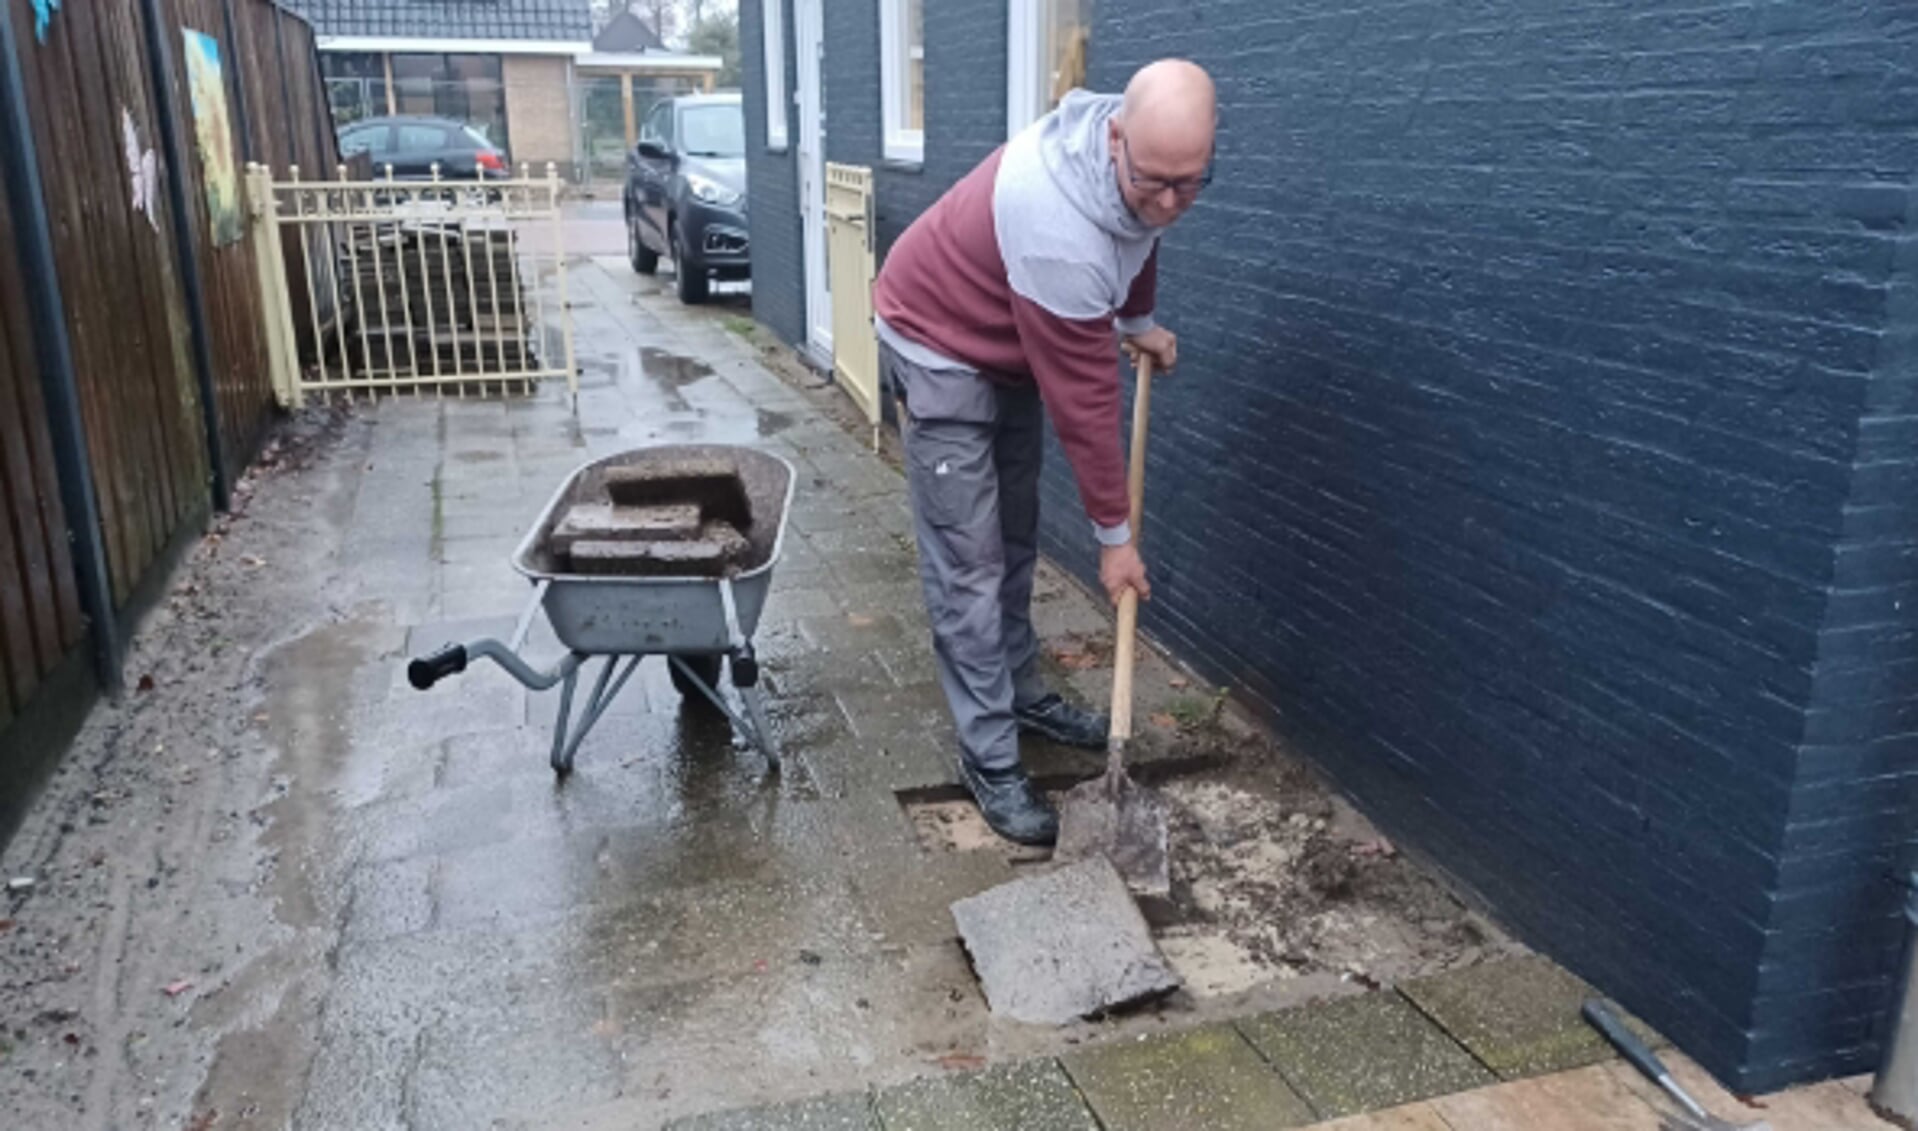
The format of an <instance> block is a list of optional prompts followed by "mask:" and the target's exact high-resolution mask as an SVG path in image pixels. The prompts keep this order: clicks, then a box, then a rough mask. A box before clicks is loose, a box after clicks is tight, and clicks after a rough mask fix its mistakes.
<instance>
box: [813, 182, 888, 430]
mask: <svg viewBox="0 0 1918 1131" xmlns="http://www.w3.org/2000/svg"><path fill="white" fill-rule="evenodd" d="M826 263H827V267H828V272H829V281H830V286H831V288H832V349H833V372H834V374H835V375H836V377H837V378H838V380H839V383H840V384H841V385H842V386H844V388H845V390H846V392H847V393H848V394H849V395H850V396H851V397H852V399H853V402H854V403H855V404H857V405H858V406H859V408H860V411H862V412H864V413H865V414H866V419H867V420H868V421H870V422H871V424H872V440H873V446H874V447H877V446H878V444H879V416H880V405H879V340H878V338H877V337H876V336H875V335H874V332H873V325H872V280H873V273H874V265H873V217H872V170H871V169H869V168H865V167H863V166H858V165H838V164H833V163H831V162H828V163H827V165H826Z"/></svg>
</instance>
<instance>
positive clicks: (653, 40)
mask: <svg viewBox="0 0 1918 1131" xmlns="http://www.w3.org/2000/svg"><path fill="white" fill-rule="evenodd" d="M664 46H665V44H663V43H661V42H660V40H659V36H658V34H657V33H655V32H654V31H653V29H652V28H649V27H647V26H646V21H644V20H642V19H640V18H639V17H638V16H636V15H634V14H633V13H632V11H631V10H630V9H628V10H627V11H624V12H621V13H620V14H619V15H617V16H614V17H613V18H612V19H610V20H608V21H606V26H605V27H603V28H600V29H599V34H598V35H596V36H594V37H593V50H595V51H603V52H606V53H608V54H627V53H630V52H634V51H658V50H660V49H661V48H663V47H664Z"/></svg>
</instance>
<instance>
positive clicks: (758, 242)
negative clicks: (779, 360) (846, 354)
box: [739, 0, 806, 342]
mask: <svg viewBox="0 0 1918 1131" xmlns="http://www.w3.org/2000/svg"><path fill="white" fill-rule="evenodd" d="M780 10H781V12H782V14H783V16H784V19H785V24H786V28H785V32H786V35H785V44H786V90H785V92H784V93H783V94H782V96H781V98H780V104H781V105H782V106H784V107H785V108H786V117H787V123H786V137H787V143H786V148H785V149H784V150H781V151H778V152H775V151H773V150H771V149H768V148H767V146H766V65H765V63H766V34H765V24H764V17H765V8H764V5H763V4H762V3H761V2H760V0H740V4H739V58H740V63H741V73H740V80H741V89H742V90H743V91H744V94H743V96H742V98H741V101H743V102H744V104H745V108H746V199H747V200H748V201H749V202H751V203H750V204H749V206H748V215H747V223H748V235H749V237H750V238H751V240H752V249H753V250H752V261H753V317H755V318H757V319H759V320H760V321H761V322H764V323H765V324H766V325H768V326H770V327H772V328H773V330H774V331H775V332H777V333H778V334H779V335H780V336H781V337H783V338H785V339H786V340H787V341H789V342H798V341H802V340H804V338H805V336H806V273H805V271H806V268H805V263H806V261H805V250H804V248H805V244H804V237H803V233H802V232H801V230H800V223H799V203H798V201H799V179H798V168H797V164H796V162H795V161H794V159H793V154H794V149H795V148H796V147H797V146H798V144H799V127H798V124H797V115H796V114H794V113H793V107H792V91H793V84H794V83H795V82H796V81H797V75H798V72H797V70H796V69H795V68H796V65H797V64H796V61H795V60H794V57H793V42H794V41H793V28H792V19H793V13H792V0H784V2H783V3H782V4H781V5H780ZM761 202H766V203H761Z"/></svg>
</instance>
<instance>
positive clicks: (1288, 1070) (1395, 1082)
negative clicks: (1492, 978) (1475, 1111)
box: [1238, 991, 1497, 1119]
mask: <svg viewBox="0 0 1918 1131" xmlns="http://www.w3.org/2000/svg"><path fill="white" fill-rule="evenodd" d="M1238 1026H1239V1030H1240V1031H1241V1032H1243V1033H1244V1034H1245V1036H1246V1039H1247V1040H1249V1041H1251V1042H1252V1044H1253V1046H1254V1047H1256V1048H1257V1049H1258V1050H1259V1052H1261V1053H1263V1054H1264V1055H1265V1058H1266V1059H1267V1060H1269V1061H1271V1062H1272V1064H1273V1065H1274V1066H1275V1067H1277V1068H1278V1070H1279V1072H1280V1073H1281V1074H1283V1075H1284V1076H1285V1079H1286V1082H1287V1083H1289V1084H1291V1085H1292V1087H1293V1088H1294V1089H1295V1090H1297V1091H1298V1093H1299V1094H1300V1095H1302V1096H1304V1097H1305V1099H1306V1102H1308V1103H1310V1104H1311V1105H1312V1107H1313V1110H1315V1111H1317V1112H1318V1114H1319V1116H1320V1117H1321V1118H1324V1119H1336V1118H1338V1117H1340V1116H1346V1115H1357V1114H1358V1113H1360V1112H1365V1111H1378V1110H1380V1109H1383V1108H1388V1107H1397V1106H1399V1105H1400V1104H1408V1103H1411V1102H1413V1101H1415V1100H1422V1099H1427V1098H1429V1097H1432V1096H1441V1095H1448V1094H1450V1093H1452V1092H1462V1091H1465V1090H1466V1089H1468V1088H1477V1087H1480V1086H1483V1085H1486V1084H1494V1083H1497V1079H1496V1078H1495V1077H1494V1076H1493V1075H1492V1074H1491V1073H1490V1072H1489V1071H1487V1070H1486V1069H1485V1067H1484V1066H1483V1065H1481V1064H1480V1063H1479V1062H1478V1061H1476V1060H1474V1059H1472V1054H1471V1053H1469V1052H1466V1051H1465V1049H1464V1048H1462V1047H1461V1046H1460V1045H1459V1043H1458V1042H1457V1041H1454V1040H1453V1039H1452V1038H1451V1037H1449V1036H1447V1035H1446V1033H1445V1031H1444V1030H1443V1029H1440V1028H1439V1027H1438V1026H1437V1025H1435V1024H1433V1023H1432V1021H1431V1020H1430V1019H1429V1018H1427V1017H1426V1016H1425V1015H1424V1014H1422V1013H1420V1012H1419V1011H1418V1010H1417V1009H1415V1008H1414V1007H1413V1006H1412V1004H1411V1003H1410V1002H1408V1001H1406V1000H1405V999H1404V998H1403V997H1400V996H1399V995H1398V994H1396V993H1392V992H1389V991H1388V992H1385V993H1372V994H1359V995H1355V996H1352V997H1341V998H1334V999H1332V1000H1330V1001H1322V1002H1317V1003H1315V1004H1312V1005H1309V1006H1303V1007H1301V1008H1297V1009H1287V1010H1281V1011H1279V1012H1277V1013H1267V1014H1264V1015H1262V1016H1259V1017H1249V1018H1246V1019H1245V1020H1243V1021H1240V1022H1239V1023H1238Z"/></svg>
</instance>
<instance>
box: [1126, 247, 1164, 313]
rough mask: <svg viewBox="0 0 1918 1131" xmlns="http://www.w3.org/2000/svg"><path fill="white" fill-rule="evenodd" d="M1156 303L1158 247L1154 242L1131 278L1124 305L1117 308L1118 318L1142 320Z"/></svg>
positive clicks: (1157, 299)
mask: <svg viewBox="0 0 1918 1131" xmlns="http://www.w3.org/2000/svg"><path fill="white" fill-rule="evenodd" d="M1158 301H1159V245H1158V244H1157V243H1156V242H1155V243H1154V244H1153V245H1152V251H1151V253H1150V254H1148V255H1147V256H1146V257H1145V264H1144V265H1143V266H1142V267H1140V268H1139V273H1138V274H1137V275H1134V276H1133V277H1132V290H1131V291H1129V292H1128V293H1127V294H1126V296H1125V305H1124V306H1121V307H1120V308H1119V317H1121V318H1144V317H1145V316H1146V315H1148V314H1151V313H1152V311H1153V309H1154V307H1155V306H1156V305H1157V304H1158Z"/></svg>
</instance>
